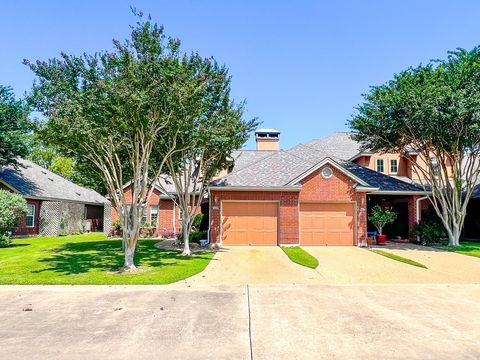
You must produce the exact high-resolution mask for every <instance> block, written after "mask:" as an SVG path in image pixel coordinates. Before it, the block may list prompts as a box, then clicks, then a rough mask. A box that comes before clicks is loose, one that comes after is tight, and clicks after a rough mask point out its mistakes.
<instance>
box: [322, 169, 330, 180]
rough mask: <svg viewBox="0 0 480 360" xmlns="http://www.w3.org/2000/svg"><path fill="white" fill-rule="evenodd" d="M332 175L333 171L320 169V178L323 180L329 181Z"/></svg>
mask: <svg viewBox="0 0 480 360" xmlns="http://www.w3.org/2000/svg"><path fill="white" fill-rule="evenodd" d="M332 175H333V170H332V169H331V168H329V167H324V168H323V169H322V176H323V178H324V179H330V178H331V177H332Z"/></svg>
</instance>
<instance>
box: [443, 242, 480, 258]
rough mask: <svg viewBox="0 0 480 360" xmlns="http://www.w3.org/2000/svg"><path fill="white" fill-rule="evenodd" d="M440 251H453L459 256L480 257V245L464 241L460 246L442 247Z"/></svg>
mask: <svg viewBox="0 0 480 360" xmlns="http://www.w3.org/2000/svg"><path fill="white" fill-rule="evenodd" d="M439 249H442V250H447V251H453V252H456V253H459V254H464V255H469V256H475V257H480V243H478V242H468V241H462V242H461V243H460V246H442V247H439Z"/></svg>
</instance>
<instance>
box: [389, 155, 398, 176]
mask: <svg viewBox="0 0 480 360" xmlns="http://www.w3.org/2000/svg"><path fill="white" fill-rule="evenodd" d="M390 172H391V173H394V174H396V173H397V172H398V161H397V159H391V160H390Z"/></svg>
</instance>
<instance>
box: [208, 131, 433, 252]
mask: <svg viewBox="0 0 480 360" xmlns="http://www.w3.org/2000/svg"><path fill="white" fill-rule="evenodd" d="M279 135H280V133H279V132H278V131H276V130H274V129H261V130H259V131H257V132H256V134H255V137H256V142H257V150H254V151H252V150H239V151H237V152H235V153H234V154H233V158H234V164H233V165H232V167H231V168H230V169H229V172H228V173H227V174H226V175H224V176H222V177H221V178H219V179H216V180H215V181H214V182H213V183H212V184H211V187H210V199H209V200H210V201H209V206H210V241H211V242H213V243H221V244H223V245H277V244H282V245H293V244H300V245H359V244H362V243H365V242H366V241H367V231H370V230H372V231H373V230H374V229H373V228H372V226H371V224H369V222H368V219H367V218H368V213H369V211H370V209H371V208H372V206H374V205H375V204H381V205H384V206H389V207H391V208H393V210H394V211H396V212H397V213H398V220H397V221H396V222H395V223H393V224H392V225H391V226H390V228H387V229H386V232H385V233H386V234H388V235H390V237H393V236H395V237H401V238H409V239H412V238H413V236H412V230H413V226H414V224H415V223H417V222H418V221H419V220H420V217H421V214H420V213H421V209H422V199H425V195H426V192H425V191H424V190H423V188H422V187H420V186H418V185H416V184H415V183H413V182H407V181H403V180H400V179H398V178H395V177H393V176H388V175H386V174H384V173H382V172H378V171H375V170H372V169H370V168H369V167H366V166H362V165H365V162H364V160H363V159H364V157H365V156H366V155H365V154H363V153H362V151H361V149H360V146H359V144H358V143H357V142H355V141H353V140H352V139H351V138H350V134H349V133H335V134H332V135H331V136H329V137H327V138H324V139H320V140H312V141H311V142H308V143H306V144H300V145H297V146H295V147H293V148H291V149H288V150H280V149H279ZM362 157H363V158H362ZM392 164H393V162H392ZM397 165H398V164H397ZM397 172H398V170H397Z"/></svg>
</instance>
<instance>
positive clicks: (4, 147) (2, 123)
mask: <svg viewBox="0 0 480 360" xmlns="http://www.w3.org/2000/svg"><path fill="white" fill-rule="evenodd" d="M27 115H28V109H27V107H26V105H25V104H24V102H23V101H22V100H16V99H15V96H14V94H13V91H12V89H11V88H9V87H5V86H2V85H0V167H1V166H6V165H14V164H16V160H15V159H16V158H17V157H25V156H26V155H27V151H28V149H27V146H26V144H25V142H24V141H23V139H24V136H25V134H26V132H27V131H28V129H29V123H28V120H27Z"/></svg>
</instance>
